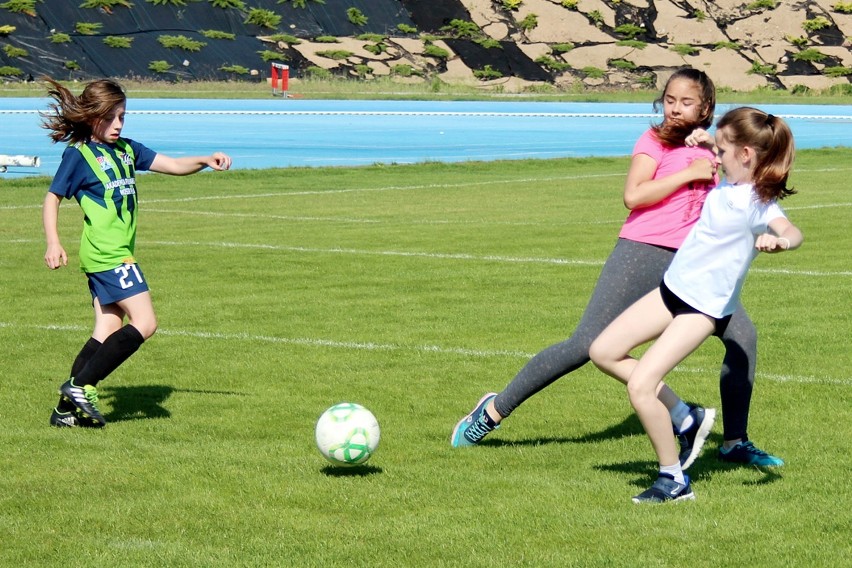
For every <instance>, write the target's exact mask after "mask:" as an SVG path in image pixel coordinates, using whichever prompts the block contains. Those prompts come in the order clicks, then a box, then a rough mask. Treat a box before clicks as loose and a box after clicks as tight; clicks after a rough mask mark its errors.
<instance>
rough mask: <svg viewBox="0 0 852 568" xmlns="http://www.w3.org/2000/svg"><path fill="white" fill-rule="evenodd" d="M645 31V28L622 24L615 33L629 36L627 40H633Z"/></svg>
mask: <svg viewBox="0 0 852 568" xmlns="http://www.w3.org/2000/svg"><path fill="white" fill-rule="evenodd" d="M644 31H645V28H643V27H641V26H637V25H636V24H621V25H620V26H618V27H616V28H615V33H617V34H621V35H623V36H627V39H633V38H635V37H636V36H637V35H639V34H641V33H642V32H644Z"/></svg>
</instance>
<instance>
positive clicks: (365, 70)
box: [352, 63, 373, 79]
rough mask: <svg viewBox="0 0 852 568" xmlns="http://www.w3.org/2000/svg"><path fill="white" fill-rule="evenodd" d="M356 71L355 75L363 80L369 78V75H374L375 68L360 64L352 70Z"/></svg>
mask: <svg viewBox="0 0 852 568" xmlns="http://www.w3.org/2000/svg"><path fill="white" fill-rule="evenodd" d="M352 69H353V70H354V71H355V74H356V75H358V77H360V78H361V79H364V78H366V77H367V75H372V74H373V68H372V67H370V66H369V65H364V64H363V63H359V64H358V65H356V66H354V67H353V68H352Z"/></svg>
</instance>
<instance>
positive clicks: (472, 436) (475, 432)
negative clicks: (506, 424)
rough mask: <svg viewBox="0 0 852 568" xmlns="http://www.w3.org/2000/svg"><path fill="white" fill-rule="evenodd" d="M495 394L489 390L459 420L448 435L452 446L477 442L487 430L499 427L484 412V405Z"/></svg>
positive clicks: (459, 446)
mask: <svg viewBox="0 0 852 568" xmlns="http://www.w3.org/2000/svg"><path fill="white" fill-rule="evenodd" d="M496 396H497V393H496V392H490V393H488V394H486V395H485V396H483V397H482V398H481V399H479V402H477V403H476V408H474V409H473V410H472V411H471V413H470V414H468V415H467V416H465V417H464V418H462V419H461V420H459V423H458V424H456V427H455V428H454V429H453V435H452V436H451V437H450V444H451V445H452V446H453V447H454V448H461V447H463V446H473V445H476V444H478V443H479V441H480V440H482V438H484V437H485V436H487V435H488V433H489V432H491V431H493V430H496V429H497V428H499V427H500V425H499V424H494V423H493V421H492V420H491V419H490V418H489V417H488V416H487V415H486V414H485V407H486V406H488V403H489V402H491V401H492V400H494V398H495V397H496Z"/></svg>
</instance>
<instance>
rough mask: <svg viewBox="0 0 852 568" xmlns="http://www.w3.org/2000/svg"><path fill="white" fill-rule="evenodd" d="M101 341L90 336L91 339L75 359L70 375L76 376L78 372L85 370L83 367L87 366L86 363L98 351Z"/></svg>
mask: <svg viewBox="0 0 852 568" xmlns="http://www.w3.org/2000/svg"><path fill="white" fill-rule="evenodd" d="M101 345H103V343H101V342H100V341H98V340H97V339H95V338H94V337H90V338H89V340H88V341H87V342H86V344H85V345H83V348H82V349H80V353H78V354H77V358H76V359H74V364H73V365H71V374H70V375H68V376H69V377H76V376H77V373H79V372H80V371H82V370H83V367H85V366H86V363H88V362H89V359H91V358H92V356H93V355H94V354H95V353H97V351H98V349H100V348H101Z"/></svg>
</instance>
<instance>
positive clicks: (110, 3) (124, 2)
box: [80, 0, 133, 10]
mask: <svg viewBox="0 0 852 568" xmlns="http://www.w3.org/2000/svg"><path fill="white" fill-rule="evenodd" d="M115 6H124V7H125V8H130V7H131V6H133V4H131V3H130V2H129V0H86V1H85V2H83V3H82V4H80V7H81V8H103V9H105V10H111V9H112V8H114V7H115Z"/></svg>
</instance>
